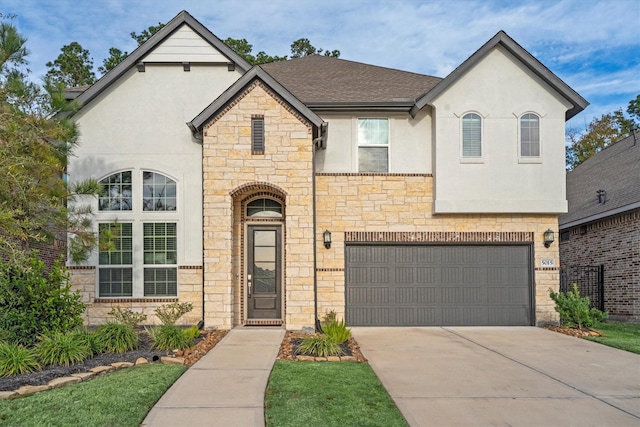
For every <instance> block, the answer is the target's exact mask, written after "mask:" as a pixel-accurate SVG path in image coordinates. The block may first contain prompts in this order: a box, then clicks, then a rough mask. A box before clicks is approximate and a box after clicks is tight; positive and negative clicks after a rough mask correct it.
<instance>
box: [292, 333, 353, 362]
mask: <svg viewBox="0 0 640 427" xmlns="http://www.w3.org/2000/svg"><path fill="white" fill-rule="evenodd" d="M297 351H298V352H299V353H300V354H306V355H308V356H316V357H327V356H339V355H341V354H342V349H341V348H340V345H339V344H338V343H337V342H335V341H334V340H333V338H331V337H330V336H327V335H314V336H311V337H307V338H305V339H304V340H302V343H300V345H299V346H298V348H297Z"/></svg>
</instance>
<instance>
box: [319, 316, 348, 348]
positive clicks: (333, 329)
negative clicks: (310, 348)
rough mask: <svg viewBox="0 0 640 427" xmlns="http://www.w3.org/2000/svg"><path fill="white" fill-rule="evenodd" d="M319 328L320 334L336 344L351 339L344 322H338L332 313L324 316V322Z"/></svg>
mask: <svg viewBox="0 0 640 427" xmlns="http://www.w3.org/2000/svg"><path fill="white" fill-rule="evenodd" d="M320 327H321V328H322V332H324V333H325V334H326V335H327V336H329V337H331V338H332V339H333V340H334V341H335V342H336V343H338V344H342V343H343V342H345V341H347V340H348V339H349V338H351V329H348V328H347V323H346V322H345V321H344V320H342V321H340V322H339V321H338V319H337V318H336V316H335V312H333V311H332V312H329V313H328V314H327V316H325V318H324V322H323V323H322V324H321V325H320Z"/></svg>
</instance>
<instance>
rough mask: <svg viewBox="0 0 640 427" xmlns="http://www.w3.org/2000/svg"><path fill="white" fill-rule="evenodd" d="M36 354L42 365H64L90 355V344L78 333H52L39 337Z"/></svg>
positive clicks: (80, 360) (79, 360)
mask: <svg viewBox="0 0 640 427" xmlns="http://www.w3.org/2000/svg"><path fill="white" fill-rule="evenodd" d="M35 352H36V356H37V357H38V359H39V360H40V362H41V363H42V364H43V365H45V366H46V365H65V366H69V365H71V364H73V363H77V362H82V361H83V360H85V359H86V358H87V357H89V356H91V354H92V352H91V346H90V345H89V343H88V342H87V340H86V339H85V338H84V337H83V336H82V335H79V334H78V333H75V332H68V333H64V334H63V333H60V332H56V333H52V334H49V335H43V336H41V337H40V342H39V343H38V344H36V347H35Z"/></svg>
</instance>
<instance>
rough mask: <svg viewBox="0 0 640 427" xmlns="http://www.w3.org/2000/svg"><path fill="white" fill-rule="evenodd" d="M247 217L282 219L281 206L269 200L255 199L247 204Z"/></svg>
mask: <svg viewBox="0 0 640 427" xmlns="http://www.w3.org/2000/svg"><path fill="white" fill-rule="evenodd" d="M247 217H252V218H282V205H281V204H280V203H278V202H276V201H275V200H271V199H256V200H254V201H252V202H249V203H248V204H247Z"/></svg>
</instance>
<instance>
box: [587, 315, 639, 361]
mask: <svg viewBox="0 0 640 427" xmlns="http://www.w3.org/2000/svg"><path fill="white" fill-rule="evenodd" d="M593 329H595V330H596V331H598V332H601V333H603V334H605V335H606V337H588V338H587V339H588V340H590V341H595V342H598V343H600V344H604V345H608V346H609V347H615V348H619V349H621V350H627V351H630V352H632V353H638V354H640V324H635V323H620V322H604V323H599V324H598V325H596V326H594V327H593Z"/></svg>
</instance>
